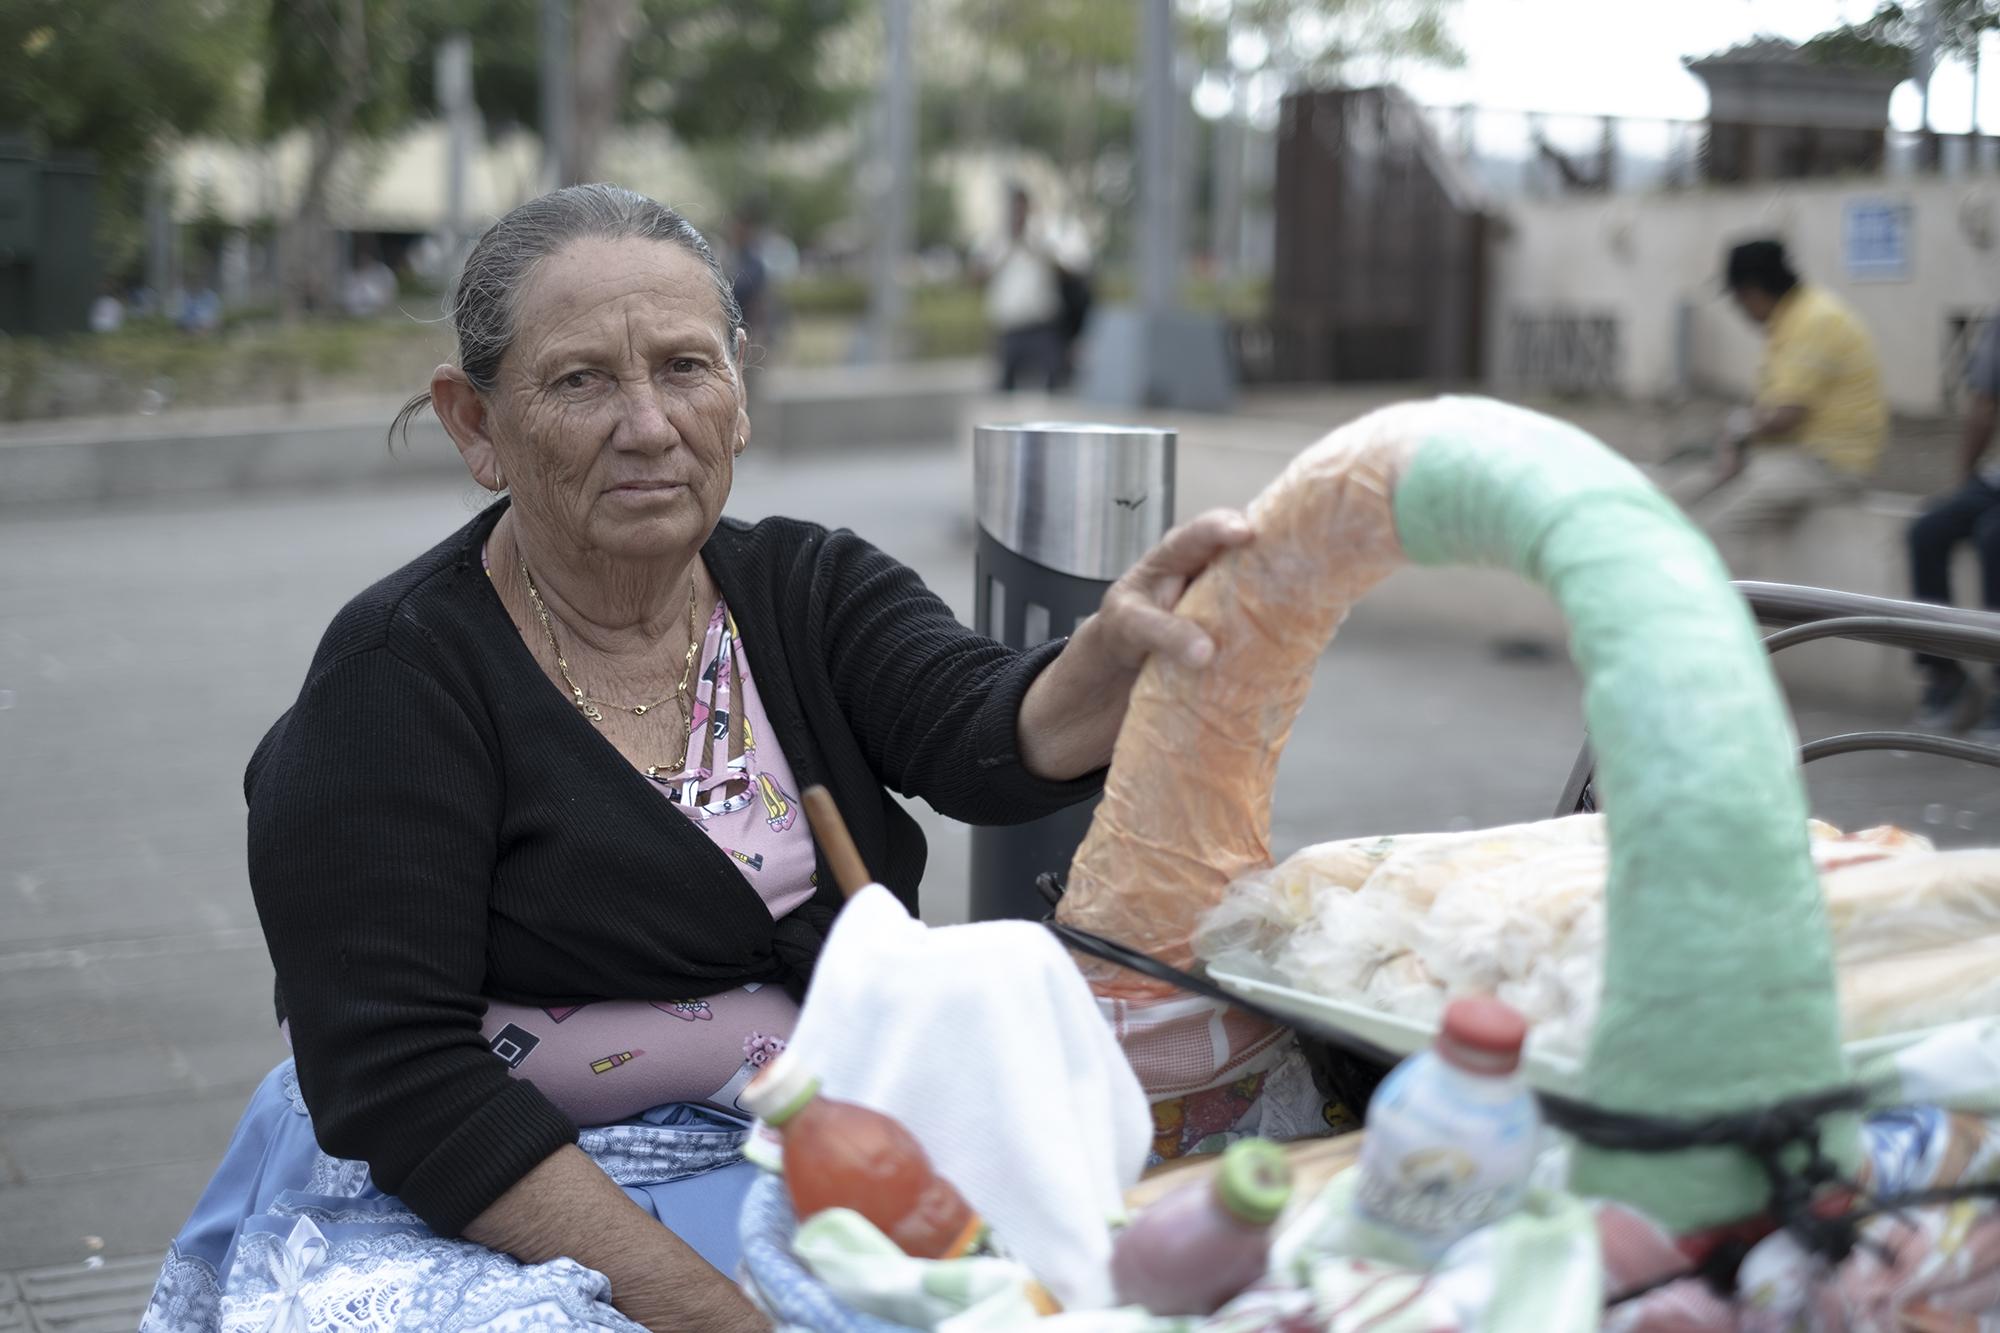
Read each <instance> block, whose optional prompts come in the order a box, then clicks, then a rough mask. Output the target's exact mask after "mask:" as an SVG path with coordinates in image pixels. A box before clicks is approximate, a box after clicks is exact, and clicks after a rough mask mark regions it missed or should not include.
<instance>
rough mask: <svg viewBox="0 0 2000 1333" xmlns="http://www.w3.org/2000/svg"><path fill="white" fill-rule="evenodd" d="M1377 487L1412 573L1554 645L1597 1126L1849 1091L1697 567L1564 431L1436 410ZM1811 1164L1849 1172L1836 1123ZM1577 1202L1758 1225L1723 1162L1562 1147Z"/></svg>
mask: <svg viewBox="0 0 2000 1333" xmlns="http://www.w3.org/2000/svg"><path fill="white" fill-rule="evenodd" d="M1438 407H1439V408H1440V410H1439V411H1438V412H1436V413H1434V414H1431V415H1430V416H1428V417H1427V418H1426V421H1427V422H1428V423H1431V425H1430V426H1429V428H1428V433H1427V434H1426V437H1425V438H1424V439H1423V440H1422V441H1421V442H1420V443H1418V444H1417V446H1416V448H1415V451H1414V453H1413V455H1412V456H1411V457H1410V459H1409V462H1408V465H1407V467H1406V468H1405V470H1404V471H1403V474H1402V476H1401V478H1400V480H1399V482H1398V484H1397V488H1396V492H1395V497H1394V505H1395V520H1396V530H1397V535H1398V537H1399V538H1400V539H1401V541H1402V544H1403V548H1404V551H1405V553H1406V554H1407V556H1408V557H1409V558H1410V559H1411V560H1413V561H1416V562H1418V563H1423V564H1453V563H1458V564H1481V565H1492V566H1498V567H1502V568H1506V569H1512V570H1514V571H1516V572H1518V573H1520V574H1522V575H1524V576H1525V577H1527V578H1529V579H1531V580H1533V581H1534V582H1536V583H1537V584H1540V585H1541V586H1542V587H1543V588H1545V589H1547V590H1548V592H1549V593H1550V595H1551V596H1552V597H1553V598H1554V599H1555V601H1556V603H1557V605H1558V606H1559V607H1560V608H1561V610H1562V612H1563V614H1564V616H1565V617H1566V618H1567V620H1568V622H1569V626H1570V648H1571V653H1572V655H1573V656H1574V658H1575V660H1576V662H1577V665H1578V667H1579V669H1580V670H1581V672H1582V675H1583V679H1584V713H1585V719H1586V722H1587V724H1588V726H1589V729H1590V736H1591V741H1592V744H1593V745H1594V747H1595V748H1596V751H1597V788H1598V791H1599V793H1600V794H1601V796H1602V799H1603V804H1604V807H1605V812H1606V819H1607V821H1608V825H1609V834H1610V845H1611V874H1610V880H1609V885H1608V888H1607V914H1608V915H1607V930H1608V943H1607V947H1606V957H1605V966H1604V977H1605V981H1604V996H1603V1002H1602V1004H1601V1006H1600V1009H1599V1013H1598V1020H1597V1027H1596V1029H1595V1031H1594V1032H1593V1034H1592V1038H1591V1043H1590V1050H1589V1054H1588V1057H1587V1060H1586V1063H1585V1070H1584V1093H1585V1096H1586V1097H1587V1098H1588V1099H1589V1100H1591V1101H1593V1102H1595V1103H1597V1104H1599V1105H1602V1106H1606V1107H1610V1108H1616V1109H1621V1110H1631V1111H1641V1112H1646V1113H1651V1114H1657V1115H1668V1116H1700V1115H1703V1114H1708V1113H1714V1112H1721V1111H1737V1110H1744V1109H1748V1108H1753V1107H1757V1106H1760V1105H1765V1104H1768V1103H1771V1102H1773V1101H1776V1100H1780V1099H1783V1098H1786V1097H1792V1096H1799V1095H1802V1094H1806V1093H1814V1092H1822V1091H1826V1090H1827V1089H1830V1088H1833V1087H1836V1086H1839V1085H1840V1084H1841V1083H1842V1082H1843V1081H1844V1080H1845V1078H1846V1072H1847V1071H1846V1068H1845V1064H1844V1061H1843V1057H1842V1054H1841V1047H1840V1022H1839V1007H1838V1003H1837V996H1836V990H1835V984H1834V971H1833V960H1832V947H1831V943H1830V940H1829V936H1828V932H1827V926H1826V920H1825V910H1824V906H1823V903H1822V900H1821V896H1820V890H1819V884H1818V880H1817V878H1816V876H1815V875H1814V872H1813V867H1812V861H1811V857H1810V854H1809V852H1808V849H1807V841H1806V807H1805V797H1804V792H1803V790H1802V787H1801V785H1800V781H1799V776H1798V769H1797V741H1796V738H1795V736H1794V734H1793V731H1792V726H1791V722H1790V715H1789V712H1788V710H1787V709H1786V707H1785V705H1784V701H1783V699H1782V697H1781V695H1780V693H1779V691H1778V687H1777V683H1776V680H1775V679H1774V677H1773V676H1772V673H1771V668H1770V664H1769V662H1768V659H1767V658H1766V655H1765V653H1764V651H1763V649H1762V646H1761V644H1760V643H1759V640H1758V636H1757V632H1756V626H1755V624H1754V622H1753V621H1752V618H1751V616H1750V613H1749V611H1748V609H1747V608H1746V607H1745V605H1744V604H1743V601H1742V599H1741V598H1740V597H1738V596H1737V595H1736V593H1735V591H1734V590H1733V589H1732V588H1731V587H1730V586H1729V579H1728V574H1727V572H1726V571H1725V570H1724V568H1723V566H1722V563H1721V561H1720V560H1719V559H1718V558H1717V556H1716V554H1715V551H1714V549H1713V548H1712V547H1711V546H1710V545H1709V543H1708V542H1707V541H1706V540H1705V539H1704V538H1703V537H1702V536H1701V535H1700V534H1699V533H1698V532H1697V531H1695V529H1694V528H1693V527H1692V525H1690V524H1689V522H1688V521H1687V519H1686V518H1685V517H1684V516H1683V515H1682V514H1681V513H1680V511H1679V510H1678V509H1676V508H1675V507H1674V506H1673V504H1672V503H1671V502H1669V501H1668V500H1667V499H1666V498H1665V497H1664V496H1662V495H1661V494H1660V493H1659V491H1658V490H1656V489H1655V488H1654V487H1653V486H1652V485H1651V484H1650V483H1649V482H1648V481H1647V480H1646V479H1645V478H1644V477H1643V476H1642V475H1641V474H1640V473H1639V472H1638V471H1637V470H1636V469H1635V468H1633V467H1632V466H1631V465H1630V464H1629V463H1627V462H1625V461H1624V460H1623V459H1622V458H1619V457H1617V456H1616V455H1614V454H1613V453H1612V452H1611V451H1610V450H1608V449H1606V448H1605V447H1604V446H1603V445H1602V444H1600V443H1598V442H1597V441H1596V440H1594V439H1592V438H1590V437H1589V436H1588V435H1585V434H1584V433H1583V432H1581V431H1579V430H1576V429H1575V428H1573V427H1570V426H1567V425H1564V424H1562V423H1560V422H1557V421H1554V420H1552V419H1550V418H1547V417H1544V416H1541V415H1539V414H1536V413H1533V412H1528V411H1525V410H1522V409H1519V408H1513V407H1508V406H1505V405H1503V404H1500V403H1495V402H1488V401H1485V400H1477V399H1457V400H1446V401H1445V402H1443V403H1440V404H1438ZM1825 1143H1826V1144H1827V1146H1828V1148H1829V1149H1830V1151H1831V1152H1832V1154H1833V1156H1834V1157H1835V1159H1836V1160H1837V1161H1840V1162H1841V1163H1842V1165H1843V1166H1851V1165H1852V1164H1853V1160H1854V1157H1855V1154H1856V1134H1855V1126H1854V1123H1853V1121H1852V1120H1851V1119H1847V1120H1843V1121H1841V1122H1838V1123H1835V1124H1830V1125H1829V1126H1827V1134H1826V1138H1825ZM1572 1185H1573V1187H1574V1188H1575V1189H1576V1190H1577V1191H1578V1192H1580V1193H1585V1194H1592V1195H1603V1196H1607V1197H1612V1198H1617V1199H1621V1200H1624V1201H1626V1202H1629V1203H1631V1204H1634V1205H1636V1206H1638V1207H1640V1208H1642V1209H1644V1210H1645V1211H1646V1212H1648V1213H1650V1214H1651V1215H1652V1216H1654V1217H1655V1218H1657V1219H1658V1220H1659V1221H1660V1222H1662V1223H1663V1224H1665V1225H1666V1226H1668V1227H1671V1228H1674V1229H1676V1230H1687V1229H1690V1228H1694V1227H1700V1226H1705V1225H1710V1224H1714V1223H1719V1222H1723V1221H1727V1220H1731V1219H1734V1218H1738V1217H1742V1216H1744V1215H1746V1214H1749V1213H1753V1212H1756V1211H1758V1210H1759V1209H1760V1208H1761V1207H1762V1206H1763V1204H1764V1202H1765V1199H1766V1194H1767V1190H1768V1184H1767V1182H1766V1180H1765V1178H1764V1177H1763V1175H1762V1174H1761V1172H1760V1171H1759V1169H1758V1168H1757V1167H1756V1166H1755V1164H1754V1163H1753V1162H1752V1161H1751V1160H1750V1159H1749V1158H1748V1157H1746V1156H1744V1155H1743V1154H1741V1153H1739V1152H1737V1151H1735V1150H1733V1149H1706V1150H1694V1151H1687V1152H1680V1153H1673V1154H1634V1153H1622V1152H1602V1151H1596V1150H1591V1149H1581V1148H1580V1149H1579V1151H1578V1153H1577V1156H1576V1159H1575V1167H1574V1172H1573V1176H1572Z"/></svg>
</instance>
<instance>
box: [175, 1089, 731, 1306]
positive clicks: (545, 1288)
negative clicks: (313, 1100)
mask: <svg viewBox="0 0 2000 1333" xmlns="http://www.w3.org/2000/svg"><path fill="white" fill-rule="evenodd" d="M747 1133H748V1127H747V1126H746V1125H744V1124H743V1123H742V1122H740V1121H735V1120H728V1119H725V1118H723V1117H721V1116H719V1115H718V1114H716V1113H715V1112H713V1111H711V1110H708V1109H707V1108H700V1107H694V1106H687V1105H673V1106H662V1107H657V1108H655V1109H654V1110H651V1111H648V1112H646V1113H645V1114H644V1115H642V1116H640V1117H638V1118H636V1119H634V1120H632V1121H629V1122H626V1123H623V1124H617V1125H607V1126H603V1127H601V1128H596V1129H586V1130H584V1131H583V1132H582V1134H581V1135H580V1136H579V1138H578V1143H577V1146H578V1147H580V1148H581V1149H582V1150H583V1151H584V1152H585V1153H586V1154H588V1155H589V1156H590V1158H591V1159H592V1160H593V1161H595V1162H596V1163H597V1164H598V1165H599V1166H601V1167H602V1168H604V1171H605V1173H606V1174H607V1175H609V1176H610V1177H611V1178H612V1179H613V1180H614V1181H616V1182H617V1183H618V1184H619V1185H620V1186H622V1187H623V1188H624V1190H625V1193H626V1195H627V1196H629V1197H630V1198H631V1199H632V1201H633V1202H634V1203H637V1204H638V1205H639V1206H640V1207H641V1208H643V1209H645V1210H646V1211H647V1212H649V1213H651V1214H652V1215H653V1216H654V1217H656V1218H658V1219H659V1220H660V1222H661V1223H662V1224H663V1225H665V1226H666V1227H667V1229H668V1230H670V1231H672V1232H673V1233H674V1234H675V1235H677V1236H679V1237H680V1238H681V1239H682V1240H683V1241H685V1242H687V1244H688V1245H689V1246H691V1247H692V1248H693V1249H694V1250H695V1251H696V1252H697V1253H698V1254H700V1255H701V1256H702V1258H704V1259H706V1260H708V1262H709V1263H711V1264H713V1265H715V1267H717V1268H718V1269H720V1270H721V1271H722V1272H724V1273H727V1274H734V1273H735V1272H736V1270H737V1267H738V1264H739V1262H740V1260H741V1253H742V1252H741V1246H740V1242H739V1240H738V1236H737V1219H738V1216H739V1214H740V1213H741V1212H742V1208H743V1199H744V1196H745V1194H746V1193H747V1192H748V1191H749V1188H750V1184H751V1182H752V1181H753V1180H754V1179H755V1177H756V1174H757V1172H756V1168H754V1167H752V1166H751V1165H750V1164H749V1163H747V1162H745V1161H744V1160H743V1154H742V1146H743V1141H744V1139H745V1137H746V1136H747ZM609 1296H610V1287H609V1283H608V1282H607V1281H606V1279H605V1278H604V1277H603V1275H602V1274H599V1273H596V1272H594V1271H593V1270H591V1269H587V1268H585V1267H583V1266H582V1265H581V1264H578V1263H576V1262H575V1261H573V1260H569V1259H557V1260H554V1261H552V1262H550V1263H546V1264H519V1263H516V1262H515V1261H514V1260H513V1259H511V1258H509V1257H508V1256H506V1255H504V1254H499V1253H496V1252H495V1251H492V1250H488V1249H485V1248H484V1247H482V1246H479V1245H476V1244H473V1243H472V1242H471V1241H465V1240H451V1239H447V1238H445V1237H442V1236H439V1235H437V1234H436V1233H435V1232H433V1231H431V1229H430V1228H429V1227H427V1226H425V1225H424V1224H423V1222H422V1221H421V1220H419V1219H418V1218H417V1217H416V1216H415V1214H413V1213H411V1212H410V1211H409V1210H408V1209H407V1208H406V1207H405V1206H404V1205H403V1204H402V1202H401V1201H400V1200H398V1199H395V1198H393V1197H391V1196H389V1195H385V1194H383V1193H382V1192H381V1191H380V1190H378V1189H376V1188H375V1185H374V1182H373V1181H371V1180H370V1179H369V1176H368V1168H367V1165H366V1164H365V1163H362V1162H355V1161H348V1160H345V1159H342V1158H336V1157H329V1156H327V1155H326V1154H325V1153H324V1152H321V1151H320V1147H319V1144H318V1142H317V1141H316V1140H315V1139H314V1137H313V1128H312V1121H311V1120H310V1119H309V1118H308V1117H307V1114H306V1106H305V1101H304V1099H303V1098H302V1097H301V1096H300V1094H299V1084H298V1077H297V1075H296V1074H295V1073H294V1072H293V1069H292V1062H291V1061H290V1060H287V1061H285V1062H284V1063H283V1064H281V1065H279V1066H278V1067H277V1068H276V1069H274V1070H272V1071H271V1073H270V1074H269V1075H268V1076H267V1077H266V1078H265V1079H264V1081H263V1083H261V1084H260V1085H258V1088H257V1091H256V1092H255V1093H254V1094H253V1095H252V1096H251V1098H250V1105H249V1107H248V1108H247V1109H246V1110H245V1111H244V1113H243V1119H242V1121H241V1122H240V1123H239V1124H238V1125H237V1127H236V1135H235V1137H234V1138H233V1139H231V1140H230V1144H229V1149H228V1151H227V1152H225V1153H224V1154H223V1158H222V1164H221V1165H220V1166H219V1167H217V1168H216V1172H215V1176H214V1178H213V1179H212V1180H211V1181H210V1182H209V1185H208V1189H207V1190H206V1191H204V1192H203V1194H202V1196H201V1200H200V1202H199V1203H197V1204H196V1205H195V1208H194V1213H193V1215H192V1216H190V1217H189V1218H188V1221H187V1224H186V1226H184V1227H183V1228H182V1229H181V1233H180V1234H179V1235H178V1236H176V1237H175V1238H174V1242H173V1244H172V1246H171V1247H169V1249H168V1252H167V1259H166V1263H165V1264H164V1265H163V1266H162V1268H161V1270H160V1278H159V1281H158V1283H157V1284H156V1285H155V1287H154V1289H153V1298H152V1301H151V1303H150V1304H149V1305H148V1306H147V1308H146V1314H145V1317H144V1319H143V1320H142V1321H141V1323H140V1328H141V1330H142V1333H190V1331H194V1333H209V1331H210V1330H222V1329H225V1328H226V1329H231V1330H235V1329H259V1330H261V1329H266V1328H274V1327H287V1326H290V1327H296V1328H304V1327H306V1326H307V1324H308V1323H313V1322H317V1321H315V1320H314V1319H313V1317H312V1316H313V1314H314V1312H315V1311H316V1310H322V1309H334V1308H337V1309H339V1310H340V1311H341V1313H342V1317H343V1321H342V1322H341V1325H340V1326H341V1327H343V1328H347V1327H355V1328H361V1327H377V1326H379V1327H382V1328H385V1329H386V1328H391V1327H394V1328H400V1329H424V1330H437V1331H439V1333H449V1331H450V1330H457V1329H469V1328H484V1327H491V1326H493V1325H495V1324H506V1325H519V1326H522V1327H558V1328H559V1327H604V1328H615V1329H620V1330H633V1329H637V1328H638V1325H636V1324H633V1323H632V1322H631V1321H630V1320H627V1319H626V1318H625V1317H624V1316H623V1315H621V1314H619V1313H618V1312H617V1310H615V1309H614V1308H613V1307H612V1306H611V1304H610V1300H609ZM364 1313H365V1317H361V1318H356V1317H355V1316H357V1315H362V1314H364Z"/></svg>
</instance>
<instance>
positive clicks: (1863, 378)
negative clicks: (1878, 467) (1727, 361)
mask: <svg viewBox="0 0 2000 1333" xmlns="http://www.w3.org/2000/svg"><path fill="white" fill-rule="evenodd" d="M1725 285H1726V286H1727V288H1728V290H1729V295H1730V297H1731V299H1732V300H1734V301H1735V303H1736V307H1737V309H1739V310H1741V311H1742V312H1743V313H1744V314H1745V315H1746V316H1747V317H1748V318H1749V319H1750V320H1751V321H1752V322H1753V323H1756V324H1759V325H1762V326H1763V328H1764V362H1763V366H1762V367H1761V368H1760V369H1759V371H1758V374H1757V398H1756V401H1755V403H1754V404H1753V405H1752V406H1751V407H1749V408H1748V409H1745V410H1743V411H1740V412H1736V413H1732V414H1731V417H1730V423H1729V426H1728V428H1727V430H1726V431H1725V432H1724V436H1723V440H1722V448H1721V458H1720V465H1721V466H1720V473H1719V476H1718V479H1717V486H1716V489H1715V490H1714V492H1713V493H1712V494H1711V496H1710V497H1709V500H1708V503H1707V505H1706V506H1705V510H1704V512H1703V514H1702V523H1703V526H1704V527H1706V528H1707V529H1708V531H1709V533H1710V535H1712V536H1713V537H1714V538H1715V539H1716V541H1717V543H1718V544H1719V545H1721V546H1722V548H1723V550H1724V553H1725V554H1726V555H1736V556H1740V553H1741V552H1740V548H1741V546H1742V545H1743V544H1744V543H1746V542H1748V541H1750V540H1754V539H1755V538H1757V537H1759V536H1762V535H1764V534H1766V533H1769V532H1772V531H1774V530H1776V529H1779V528H1783V527H1786V526H1788V525H1790V524H1792V523H1794V522H1796V521H1797V520H1798V519H1799V517H1800V516H1801V515H1803V514H1804V513H1805V512H1806V511H1807V510H1809V509H1811V508H1813V507H1814V506H1816V505H1821V504H1827V503H1831V502H1834V501H1837V500H1842V499H1845V498H1848V497H1850V496H1852V495H1853V494H1854V493H1856V492H1857V491H1859V490H1860V488H1861V483H1862V479H1863V478H1865V477H1866V476H1867V475H1868V473H1869V471H1870V470H1871V469H1872V468H1873V467H1874V466H1875V460H1876V459H1877V458H1879V457H1880V456H1881V453H1882V446H1883V444H1884V443H1885V442H1886V441H1887V438H1888V431H1889V411H1888V408H1887V406H1886V405H1885V404H1884V402H1883V401H1882V376H1881V372H1880V370H1879V368H1878V366H1877V363H1876V359H1875V345H1874V342H1873V340H1872V339H1870V338H1869V336H1868V331H1867V330H1866V329H1864V328H1862V327H1861V322H1860V320H1858V319H1856V318H1855V316H1854V312H1853V311H1851V310H1849V309H1848V308H1847V306H1846V305H1844V304H1843V303H1842V302H1841V301H1840V300H1839V299H1838V298H1836V297H1835V296H1834V295H1833V294H1832V293H1830V292H1828V291H1826V290H1825V289H1823V288H1821V287H1818V286H1815V285H1814V284H1812V283H1809V282H1805V281H1803V280H1801V279H1800V277H1799V275H1798V274H1797V273H1795V272H1794V271H1793V270H1792V266H1791V262H1790V260H1789V259H1787V258H1786V255H1785V247H1784V244H1783V243H1782V242H1780V241H1776V240H1755V241H1745V242H1743V243H1742V244H1740V245H1737V246H1735V247H1734V248H1732V249H1731V250H1730V252H1729V263H1728V270H1727V277H1726V278H1725Z"/></svg>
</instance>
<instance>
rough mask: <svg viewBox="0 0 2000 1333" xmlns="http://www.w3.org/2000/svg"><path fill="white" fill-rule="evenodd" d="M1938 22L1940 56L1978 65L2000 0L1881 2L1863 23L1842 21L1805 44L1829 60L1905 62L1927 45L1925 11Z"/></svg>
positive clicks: (1998, 22) (1998, 23) (1997, 23)
mask: <svg viewBox="0 0 2000 1333" xmlns="http://www.w3.org/2000/svg"><path fill="white" fill-rule="evenodd" d="M1926 4H1928V5H1929V6H1930V8H1931V11H1932V16H1933V17H1934V18H1935V20H1936V23H1937V45H1938V54H1939V55H1940V56H1943V57H1945V58H1947V59H1956V60H1965V61H1968V62H1970V63H1971V64H1972V65H1974V66H1975V67H1976V66H1977V65H1978V63H1979V39H1980V36H1981V35H1982V34H1984V33H1986V32H1989V31H1991V30H1993V29H1994V28H2000V0H1912V2H1911V3H1910V4H1907V5H1904V4H1895V3H1890V4H1883V5H1880V6H1878V7H1877V8H1876V10H1875V12H1874V13H1873V14H1871V15H1869V16H1868V17H1867V18H1865V19H1863V20H1862V21H1861V22H1859V23H1843V24H1842V25H1841V26H1839V27H1837V28H1829V29H1828V30H1827V31H1825V32H1823V33H1821V34H1819V36H1817V37H1814V38H1812V39H1811V40H1809V41H1807V42H1806V43H1805V45H1804V47H1803V48H1802V49H1803V50H1805V51H1806V52H1807V53H1808V54H1809V55H1812V56H1814V57H1815V58H1817V59H1820V60H1824V61H1826V62H1828V63H1829V64H1862V65H1888V66H1891V67H1897V66H1902V65H1905V64H1907V63H1908V62H1909V61H1910V59H1911V58H1912V57H1913V56H1915V55H1916V54H1917V53H1918V49H1919V48H1920V46H1921V45H1922V43H1923V31H1922V20H1923V12H1922V11H1923V9H1924V7H1925V5H1926Z"/></svg>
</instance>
